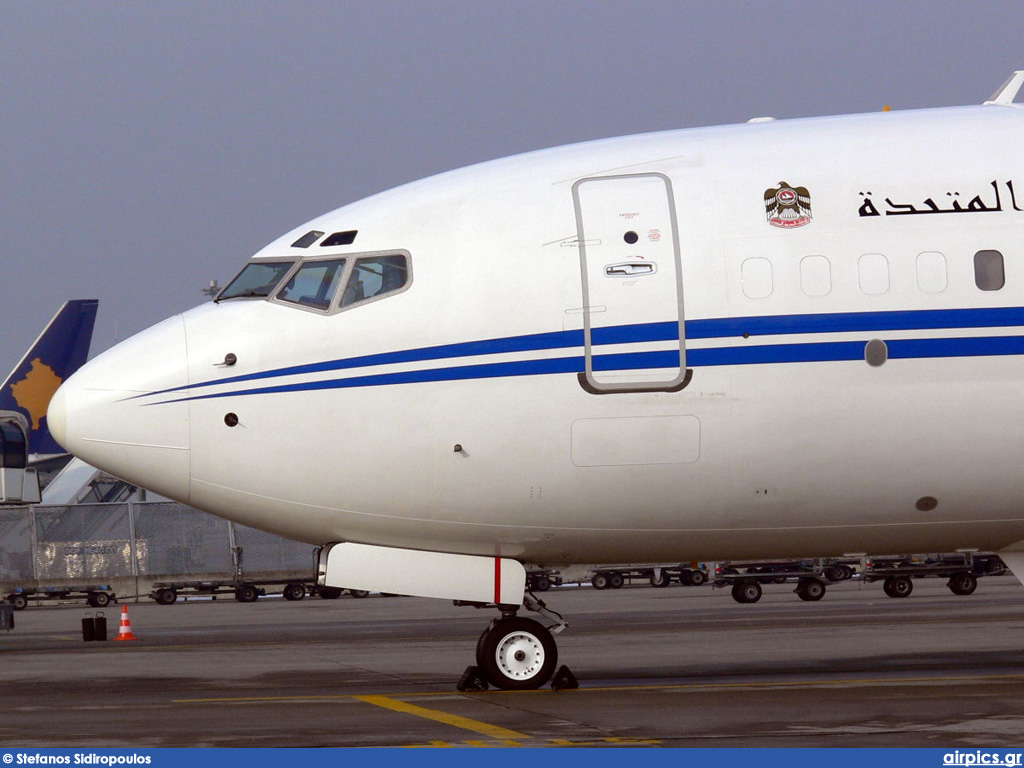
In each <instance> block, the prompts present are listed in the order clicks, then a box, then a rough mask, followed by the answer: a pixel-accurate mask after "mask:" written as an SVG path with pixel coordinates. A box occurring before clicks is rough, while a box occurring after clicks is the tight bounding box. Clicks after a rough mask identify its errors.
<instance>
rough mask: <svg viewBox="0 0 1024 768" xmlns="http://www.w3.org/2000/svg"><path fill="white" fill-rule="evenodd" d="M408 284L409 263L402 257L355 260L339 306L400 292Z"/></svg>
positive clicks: (373, 257)
mask: <svg viewBox="0 0 1024 768" xmlns="http://www.w3.org/2000/svg"><path fill="white" fill-rule="evenodd" d="M408 282H409V262H408V258H407V257H406V256H404V255H398V254H396V255H393V256H371V257H367V258H362V259H357V260H356V263H355V267H354V268H353V270H352V276H351V277H350V278H349V280H348V285H346V286H345V292H344V294H342V297H341V306H343V307H348V306H351V305H352V304H357V303H359V302H361V301H367V300H368V299H372V298H375V297H377V296H383V295H384V294H386V293H392V292H394V291H397V290H400V289H401V288H402V287H404V286H405V284H406V283H408Z"/></svg>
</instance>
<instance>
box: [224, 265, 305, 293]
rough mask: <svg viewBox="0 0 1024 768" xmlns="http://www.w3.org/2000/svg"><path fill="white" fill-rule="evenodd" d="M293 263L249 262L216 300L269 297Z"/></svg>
mask: <svg viewBox="0 0 1024 768" xmlns="http://www.w3.org/2000/svg"><path fill="white" fill-rule="evenodd" d="M294 263H295V262H294V261H253V262H250V263H248V264H246V265H245V268H244V269H243V270H242V271H241V272H239V273H238V276H237V277H236V278H235V279H234V280H232V281H231V282H230V283H228V286H227V287H226V288H225V289H224V290H223V291H221V292H220V295H218V296H217V299H216V300H217V301H224V299H237V298H252V297H260V298H262V297H266V296H269V295H270V294H271V293H272V292H273V290H274V288H276V287H277V284H278V283H279V282H281V278H283V277H284V276H285V274H287V272H288V270H290V269H291V268H292V265H293V264H294Z"/></svg>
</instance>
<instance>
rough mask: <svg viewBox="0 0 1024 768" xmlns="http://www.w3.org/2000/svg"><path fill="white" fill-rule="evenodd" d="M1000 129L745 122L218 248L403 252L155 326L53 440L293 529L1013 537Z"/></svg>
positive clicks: (559, 540)
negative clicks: (397, 273) (343, 285)
mask: <svg viewBox="0 0 1024 768" xmlns="http://www.w3.org/2000/svg"><path fill="white" fill-rule="evenodd" d="M1022 136H1024V112H1022V111H1021V109H1020V108H1019V107H1012V106H1010V107H1004V106H985V107H975V108H958V109H943V110H924V111H915V112H906V113H899V112H895V113H879V114H872V115H860V116H852V117H841V118H821V119H808V120H792V121H778V122H758V123H752V124H744V125H739V126H729V127H724V128H709V129H696V130H683V131H674V132H668V133H661V134H653V135H644V136H634V137H627V138H623V139H613V140H606V141H598V142H591V143H587V144H581V145H575V146H570V147H564V148H558V149H552V150H546V151H542V152H536V153H532V154H528V155H522V156H518V157H513V158H508V159H504V160H498V161H495V162H491V163H486V164H483V165H479V166H474V167H471V168H467V169H463V170H460V171H454V172H451V173H447V174H443V175H441V176H437V177H434V178H431V179H427V180H424V181H421V182H417V183H414V184H410V185H407V186H404V187H401V188H398V189H395V190H392V191H389V192H386V193H383V194H380V195H377V196H375V197H371V198H369V199H366V200H363V201H360V202H357V203H354V204H352V205H348V206H345V207H343V208H341V209H338V210H337V211H334V212H332V213H329V214H326V215H324V216H322V217H320V218H318V219H314V220H313V221H311V222H309V223H308V224H306V225H304V226H303V227H300V228H297V229H296V230H294V231H293V232H291V233H289V234H288V235H286V236H285V237H282V238H281V239H280V240H278V241H276V242H274V243H272V244H270V245H269V246H267V247H266V248H265V249H264V250H262V251H261V252H260V253H258V254H256V256H254V257H253V260H252V262H250V263H251V264H252V263H264V262H265V263H277V262H288V261H295V262H299V261H303V260H305V261H306V262H309V261H310V260H327V261H330V260H332V259H333V260H334V261H335V262H337V263H339V264H340V263H341V259H345V262H344V265H342V266H340V267H339V269H345V268H348V269H353V266H352V265H353V264H364V263H365V265H367V266H368V267H373V268H374V269H376V268H377V267H378V266H380V265H384V267H382V269H384V268H386V267H387V265H388V264H390V262H387V261H386V259H389V258H392V257H394V258H398V257H404V258H403V259H400V262H401V264H403V265H405V266H404V267H403V269H404V270H405V272H404V275H405V277H404V282H403V283H402V285H401V286H400V287H397V288H395V289H393V290H390V291H388V290H384V291H382V292H381V293H380V294H379V295H378V296H377V298H375V299H372V300H365V299H363V300H358V299H357V300H354V301H353V302H352V303H351V304H343V303H342V302H345V301H347V300H346V299H342V298H341V294H340V289H339V293H336V294H334V295H333V299H332V298H331V297H330V296H328V297H327V298H326V300H325V302H320V303H318V302H317V301H313V300H312V299H310V300H306V299H305V298H303V299H301V300H299V301H298V303H296V301H293V300H282V299H281V298H280V295H281V294H280V292H281V291H282V290H287V286H288V285H289V284H288V283H286V282H285V278H284V276H282V277H281V280H280V281H279V282H278V283H277V284H276V285H275V287H273V289H272V290H270V291H269V295H266V296H255V297H251V298H249V297H246V296H244V295H240V296H237V297H234V298H224V297H223V295H222V298H221V300H220V301H218V302H217V303H209V304H205V305H202V306H200V307H197V308H195V309H193V310H190V311H188V312H185V313H184V314H182V315H180V316H176V317H174V318H171V319H170V320H168V321H166V322H165V323H163V324H161V325H160V326H157V327H155V328H154V329H150V330H149V331H145V332H143V333H142V334H140V335H139V336H137V337H135V338H134V339H132V340H129V341H128V342H126V343H125V344H123V345H121V346H119V347H116V348H115V349H113V350H111V351H109V352H107V353H106V354H104V355H103V356H101V357H99V358H98V359H96V360H95V361H93V362H92V363H90V364H89V365H87V366H86V367H85V368H83V369H82V370H81V371H80V372H79V373H78V374H76V375H75V377H73V379H72V380H71V382H73V383H71V384H68V385H65V387H64V388H62V390H61V392H62V393H63V395H62V396H61V397H62V398H63V399H62V400H61V402H60V406H59V408H60V409H61V410H60V414H61V416H60V418H61V419H64V422H65V423H64V424H63V426H62V430H63V438H64V439H65V440H66V442H65V443H64V444H65V445H66V446H67V447H69V448H70V449H71V450H72V451H73V452H74V453H76V454H77V455H79V456H81V457H82V458H84V459H85V460H87V461H89V462H90V463H92V464H94V465H96V466H98V467H100V468H103V469H106V470H107V471H109V472H112V473H114V474H117V475H118V476H120V477H123V478H124V479H126V480H129V481H131V482H134V483H137V484H139V485H142V486H145V487H149V488H151V489H152V490H154V491H157V492H159V493H162V494H165V495H167V496H169V497H171V498H175V499H178V500H180V501H184V502H187V503H190V504H192V505H194V506H196V507H198V508H201V509H204V510H207V511H210V512H213V513H216V514H219V515H223V516H224V517H227V518H230V519H233V520H236V521H238V522H240V523H243V524H246V525H250V526H253V527H257V528H262V529H266V530H270V531H273V532H276V533H280V534H282V535H285V536H289V537H293V538H297V539H301V540H304V541H308V542H310V543H314V544H324V543H327V542H338V541H349V542H359V543H366V544H374V545H382V546H389V547H404V548H408V549H420V550H431V551H440V552H450V553H464V554H475V555H487V556H493V555H495V554H500V555H502V556H504V557H509V558H514V559H517V560H520V561H522V562H528V563H539V564H559V563H579V562H602V561H603V562H630V561H633V562H656V561H670V560H673V561H674V560H689V559H698V558H700V559H738V558H760V557H773V558H780V557H791V556H792V557H801V556H830V555H840V554H843V553H854V552H858V553H859V552H867V553H889V552H930V551H949V550H953V549H957V548H977V549H981V550H1000V549H1004V548H1007V547H1013V546H1014V545H1015V544H1018V543H1019V542H1022V541H1024V505H1022V500H1024V473H1022V472H1021V471H1020V463H1021V460H1022V458H1024V398H1022V397H1021V392H1022V390H1021V382H1022V381H1024V153H1022V152H1021V150H1020V147H1021V138H1022ZM307 232H313V233H317V232H319V233H321V235H322V236H316V237H313V239H312V241H311V242H310V243H309V244H305V245H300V246H299V247H294V246H293V243H296V242H299V243H302V242H303V241H302V237H303V235H305V234H306V233H307ZM335 233H347V236H343V237H338V238H335V240H336V241H337V242H338V243H339V244H337V245H327V246H325V245H324V244H323V243H325V242H329V241H330V239H331V237H332V235H333V234H335ZM352 233H354V234H352ZM307 239H308V238H307ZM349 240H350V242H346V241H349ZM360 258H361V259H364V260H366V261H365V262H357V260H358V259H360ZM395 263H399V262H395ZM297 268H298V267H297V266H292V265H287V266H286V267H285V269H291V270H295V269H297ZM353 274H354V272H353ZM368 274H370V276H371V278H372V277H373V274H375V273H374V272H373V270H370V272H368ZM282 286H285V288H282ZM229 355H230V356H232V357H233V362H231V358H228V360H227V361H226V357H227V356H229ZM54 421H55V420H54V418H53V416H52V415H51V429H54V426H53V423H54Z"/></svg>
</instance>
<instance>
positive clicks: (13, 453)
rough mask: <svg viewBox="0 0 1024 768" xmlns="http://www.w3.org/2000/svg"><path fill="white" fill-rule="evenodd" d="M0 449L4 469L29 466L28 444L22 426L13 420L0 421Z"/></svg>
mask: <svg viewBox="0 0 1024 768" xmlns="http://www.w3.org/2000/svg"><path fill="white" fill-rule="evenodd" d="M0 451H2V452H3V466H4V469H24V468H25V467H26V466H27V460H28V446H27V444H26V442H25V433H24V432H22V431H21V427H19V426H18V425H17V424H12V423H11V422H9V421H8V422H3V423H0Z"/></svg>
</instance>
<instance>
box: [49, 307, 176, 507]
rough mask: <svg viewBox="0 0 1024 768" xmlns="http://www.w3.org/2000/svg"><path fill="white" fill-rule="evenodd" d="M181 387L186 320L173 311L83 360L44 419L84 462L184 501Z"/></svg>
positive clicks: (61, 389) (63, 443) (55, 434)
mask: <svg viewBox="0 0 1024 768" xmlns="http://www.w3.org/2000/svg"><path fill="white" fill-rule="evenodd" d="M187 385H188V359H187V351H186V344H185V326H184V323H183V320H182V318H181V316H180V315H177V316H175V317H172V318H170V319H169V320H165V321H164V322H163V323H160V324H159V325H155V326H153V327H152V328H149V329H148V330H145V331H143V332H142V333H139V334H137V335H136V336H133V337H132V338H130V339H128V340H127V341H124V342H122V343H120V344H118V345H117V346H116V347H114V348H112V349H109V350H107V351H106V352H104V353H103V354H102V355H100V356H99V357H97V358H95V359H94V360H91V361H90V362H88V363H86V364H85V365H84V366H82V367H81V368H80V369H79V370H78V372H77V373H75V374H74V375H73V376H71V377H70V378H68V380H67V381H65V382H64V383H63V384H62V385H61V387H60V388H59V389H58V390H57V392H56V393H55V394H54V396H53V399H52V400H51V401H50V408H49V411H48V413H47V423H48V425H49V427H50V432H51V434H53V436H54V438H55V439H56V440H57V442H58V443H60V445H61V446H63V447H64V448H65V449H66V450H68V451H70V452H71V453H73V454H74V455H75V456H77V457H78V458H80V459H82V460H83V461H85V462H87V463H88V464H91V465H92V466H94V467H96V468H98V469H102V470H104V471H105V472H109V473H110V474H112V475H115V476H116V477H119V478H121V479H122V480H126V481H128V482H130V483H133V484H135V485H138V486H140V487H142V488H146V489H148V490H151V491H155V492H156V493H159V494H161V495H164V496H167V497H169V498H173V499H177V500H179V501H186V502H187V501H188V496H189V417H188V403H187V402H184V401H183V400H182V398H183V397H184V392H183V388H184V387H186V386H187ZM168 390H173V391H168Z"/></svg>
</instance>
